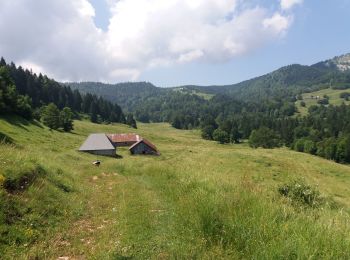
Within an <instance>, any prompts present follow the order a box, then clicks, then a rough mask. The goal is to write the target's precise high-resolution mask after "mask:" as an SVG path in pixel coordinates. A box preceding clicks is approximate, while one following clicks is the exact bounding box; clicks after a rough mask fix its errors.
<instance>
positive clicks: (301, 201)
mask: <svg viewBox="0 0 350 260" xmlns="http://www.w3.org/2000/svg"><path fill="white" fill-rule="evenodd" d="M278 192H279V193H280V194H281V195H283V196H285V197H287V198H288V199H290V201H291V202H292V203H294V204H296V205H302V206H306V207H311V208H318V207H320V206H321V205H323V204H324V203H325V199H324V198H323V197H322V196H321V194H320V192H319V191H318V190H317V189H316V188H315V187H312V186H310V185H308V184H305V183H304V182H303V181H302V180H298V181H292V182H291V183H289V184H284V185H282V186H281V187H279V188H278Z"/></svg>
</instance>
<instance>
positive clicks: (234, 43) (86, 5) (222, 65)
mask: <svg viewBox="0 0 350 260" xmlns="http://www.w3.org/2000/svg"><path fill="white" fill-rule="evenodd" d="M349 13H350V0H332V1H331V0H50V1H47V0H36V1H29V0H11V1H9V0H0V35H1V37H0V56H3V57H4V58H5V59H6V60H7V61H13V62H15V63H16V64H17V65H21V66H22V67H25V68H30V69H32V70H33V71H34V72H37V73H39V72H41V73H44V74H47V75H48V76H49V77H51V78H54V79H56V80H58V81H101V82H106V83H118V82H125V81H148V82H152V83H153V84H155V85H156V86H160V87H169V86H180V85H189V84H196V85H223V84H233V83H237V82H240V81H243V80H246V79H250V78H252V77H256V76H260V75H263V74H265V73H268V72H271V71H273V70H275V69H278V68H279V67H282V66H285V65H289V64H294V63H298V64H304V65H311V64H313V63H316V62H319V61H322V60H326V59H329V58H332V57H334V56H337V55H341V54H345V53H349V52H350V34H349V26H350V19H348V18H347V17H348V16H349Z"/></svg>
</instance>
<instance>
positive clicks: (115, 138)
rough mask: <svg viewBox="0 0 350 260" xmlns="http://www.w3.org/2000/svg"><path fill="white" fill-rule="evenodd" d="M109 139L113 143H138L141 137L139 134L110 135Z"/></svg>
mask: <svg viewBox="0 0 350 260" xmlns="http://www.w3.org/2000/svg"><path fill="white" fill-rule="evenodd" d="M107 136H108V138H109V139H110V140H111V141H112V142H113V143H125V142H138V141H140V140H141V137H140V136H139V135H137V134H108V135H107Z"/></svg>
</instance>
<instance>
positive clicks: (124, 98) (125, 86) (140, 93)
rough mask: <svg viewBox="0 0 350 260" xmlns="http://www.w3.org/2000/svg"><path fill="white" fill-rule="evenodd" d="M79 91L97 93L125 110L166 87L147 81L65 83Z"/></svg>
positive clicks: (163, 90) (131, 109) (132, 108)
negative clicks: (159, 86)
mask: <svg viewBox="0 0 350 260" xmlns="http://www.w3.org/2000/svg"><path fill="white" fill-rule="evenodd" d="M65 85H69V86H70V87H71V88H72V89H77V90H79V91H80V92H81V93H85V94H86V93H93V94H98V95H99V96H101V97H103V98H104V99H106V100H109V101H111V102H114V103H118V104H119V105H120V106H121V107H122V108H123V109H124V110H125V111H133V110H134V107H135V105H136V104H138V103H139V102H142V100H145V99H148V98H151V97H154V96H157V95H159V94H161V93H163V92H166V89H163V88H158V87H156V86H154V85H153V84H151V83H148V82H126V83H118V84H105V83H100V82H79V83H65Z"/></svg>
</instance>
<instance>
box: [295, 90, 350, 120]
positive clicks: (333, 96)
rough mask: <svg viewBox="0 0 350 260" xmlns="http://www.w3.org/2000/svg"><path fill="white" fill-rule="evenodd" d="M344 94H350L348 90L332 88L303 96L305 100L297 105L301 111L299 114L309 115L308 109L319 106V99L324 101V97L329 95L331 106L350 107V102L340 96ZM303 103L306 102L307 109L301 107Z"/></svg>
mask: <svg viewBox="0 0 350 260" xmlns="http://www.w3.org/2000/svg"><path fill="white" fill-rule="evenodd" d="M343 92H349V90H348V89H332V88H326V89H321V90H319V91H315V92H310V93H304V94H302V97H303V100H298V101H297V102H296V103H295V104H296V107H297V109H298V111H299V113H300V114H301V115H302V116H304V115H306V114H307V113H308V108H309V107H310V106H312V105H317V101H318V100H319V99H323V97H324V95H327V96H328V97H329V104H332V105H335V106H340V105H341V104H342V103H344V104H345V105H350V101H346V100H345V99H343V98H340V97H339V95H340V94H341V93H343ZM311 97H314V98H311ZM315 97H319V99H316V98H315ZM301 101H304V102H305V105H306V106H305V107H302V106H301V105H300V103H301Z"/></svg>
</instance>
